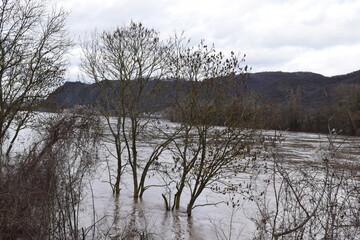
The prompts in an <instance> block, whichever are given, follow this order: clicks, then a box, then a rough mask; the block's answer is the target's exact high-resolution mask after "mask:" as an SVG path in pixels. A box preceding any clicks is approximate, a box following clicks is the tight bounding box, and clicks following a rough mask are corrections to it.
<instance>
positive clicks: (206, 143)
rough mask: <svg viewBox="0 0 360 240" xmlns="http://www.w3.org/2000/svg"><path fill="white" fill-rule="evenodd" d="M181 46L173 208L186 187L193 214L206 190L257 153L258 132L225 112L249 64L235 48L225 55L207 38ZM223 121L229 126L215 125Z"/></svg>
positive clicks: (175, 65) (175, 64) (175, 68)
mask: <svg viewBox="0 0 360 240" xmlns="http://www.w3.org/2000/svg"><path fill="white" fill-rule="evenodd" d="M179 46H180V48H179V50H178V51H177V52H176V54H175V56H174V58H173V61H172V62H171V68H172V73H173V74H174V76H173V77H174V78H175V79H176V81H177V85H178V86H179V87H178V89H179V91H178V92H177V96H176V99H175V103H174V107H173V112H175V113H176V115H177V116H176V118H177V120H179V121H180V125H179V127H178V131H179V137H178V138H176V139H174V141H173V147H172V152H173V155H174V164H175V166H174V167H173V168H172V171H173V172H175V179H174V178H173V177H171V176H170V178H171V179H172V180H171V181H175V182H176V190H175V191H176V192H175V195H174V204H173V207H172V209H179V207H180V199H181V195H182V193H183V191H184V189H185V188H188V189H189V190H190V200H189V202H188V204H187V214H188V215H189V216H190V215H191V212H192V209H193V208H194V207H196V206H195V202H196V200H197V198H198V197H199V196H200V195H201V193H202V192H203V191H204V189H206V188H208V187H210V186H211V185H212V184H213V183H214V182H224V181H223V180H224V179H226V178H228V177H230V176H232V175H235V174H236V173H238V172H241V171H243V169H244V168H245V166H246V162H247V160H245V159H246V158H248V159H249V158H251V157H252V156H253V155H252V154H253V153H252V152H251V147H250V146H252V144H254V142H255V136H256V135H257V131H256V130H250V129H244V128H240V127H235V126H240V125H241V124H239V121H240V119H238V121H234V119H233V117H232V116H230V115H226V114H225V115H222V114H223V109H224V107H225V105H226V103H227V102H226V101H227V100H228V97H229V91H230V89H232V87H233V86H234V83H236V81H235V77H236V76H237V75H238V74H240V75H241V76H242V77H244V75H245V73H246V71H247V66H245V67H242V66H241V64H242V62H243V61H244V59H243V58H239V57H238V56H236V55H235V54H234V53H233V52H232V53H231V55H230V57H229V58H226V57H225V56H224V55H223V54H222V53H221V52H217V51H216V50H215V48H214V47H213V46H212V47H209V46H207V45H206V44H205V42H204V41H202V42H201V43H200V44H199V45H198V46H195V47H190V48H186V47H185V48H183V47H182V46H181V45H179ZM227 117H228V118H229V119H227ZM230 117H231V118H232V119H231V121H227V120H230ZM220 120H222V121H223V122H222V123H221V125H223V124H224V125H225V126H223V127H218V126H215V124H219V121H220ZM163 197H164V199H165V202H166V203H167V205H169V202H168V199H166V197H165V195H163Z"/></svg>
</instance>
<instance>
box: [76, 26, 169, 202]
mask: <svg viewBox="0 0 360 240" xmlns="http://www.w3.org/2000/svg"><path fill="white" fill-rule="evenodd" d="M170 48H171V45H169V44H168V43H165V42H163V41H161V40H160V38H159V33H158V32H157V31H155V30H154V29H148V28H146V27H144V26H143V25H142V24H141V23H134V22H131V23H130V25H129V26H123V27H119V28H117V29H116V30H114V31H105V32H103V33H102V34H100V35H98V34H94V35H93V36H92V40H91V41H90V42H85V43H84V44H83V53H84V57H83V59H82V69H83V71H84V73H85V74H86V75H87V76H88V77H89V78H90V79H92V80H93V81H94V82H96V83H97V84H98V86H99V88H100V92H101V93H100V101H99V105H98V107H99V109H100V110H101V112H102V114H103V116H104V117H105V118H106V122H107V126H108V128H109V130H110V135H111V142H112V143H113V144H114V146H115V149H116V153H115V154H114V157H115V158H116V159H117V171H116V174H115V175H116V177H115V178H116V179H115V183H114V184H112V187H113V191H114V193H115V194H119V193H120V181H121V175H122V173H123V171H124V169H125V165H126V164H129V165H130V169H131V172H132V177H133V185H134V198H138V197H139V196H140V197H141V196H142V194H143V192H144V191H145V189H146V187H145V179H146V176H147V174H148V171H149V169H150V167H151V166H152V163H153V162H154V161H155V160H156V159H157V158H158V157H159V155H160V154H161V152H162V151H163V150H164V149H165V147H166V146H167V145H168V144H169V142H170V141H169V140H168V139H165V140H164V141H161V142H160V143H156V144H155V145H152V149H153V150H152V153H151V154H150V155H149V156H148V155H139V152H140V151H139V146H138V144H139V140H140V138H143V137H148V136H149V135H147V134H148V133H149V132H147V131H146V128H147V127H148V126H149V125H150V123H154V121H152V120H150V119H149V118H144V117H146V116H147V115H149V113H151V112H153V111H155V110H154V108H149V106H151V105H152V104H151V103H152V102H153V100H154V98H155V97H156V96H157V95H158V91H159V84H160V83H159V80H160V79H161V78H162V77H163V76H165V74H166V72H167V62H166V60H167V58H168V54H169V51H170ZM152 107H153V106H152ZM145 113H146V114H145ZM151 135H152V133H151ZM152 138H153V136H152Z"/></svg>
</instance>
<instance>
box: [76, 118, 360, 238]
mask: <svg viewBox="0 0 360 240" xmlns="http://www.w3.org/2000/svg"><path fill="white" fill-rule="evenodd" d="M161 124H164V127H166V128H170V129H171V128H173V127H175V126H176V124H173V123H169V122H167V121H161ZM264 133H265V135H268V136H274V134H275V132H273V131H266V132H264ZM276 134H280V135H281V139H282V141H281V143H279V144H278V145H277V149H278V151H279V152H280V153H281V154H282V156H283V158H284V159H285V160H286V161H288V162H299V163H304V162H307V161H313V162H316V161H318V159H319V157H320V155H321V154H323V151H324V149H325V151H326V149H327V148H328V145H329V136H327V135H319V134H308V133H293V132H276ZM331 142H333V143H334V146H335V147H339V149H340V148H341V149H342V152H343V156H344V159H345V158H347V159H353V157H352V158H351V157H348V156H349V155H351V156H359V155H360V138H356V137H345V136H337V135H332V136H331ZM108 147H109V148H111V146H108ZM150 150H151V146H149V145H148V144H146V143H143V144H142V149H141V150H140V153H139V155H141V154H145V155H146V153H147V152H148V151H150ZM102 154H103V155H102V156H101V157H102V160H105V159H108V161H109V165H110V167H112V168H113V169H115V168H114V166H115V159H114V158H112V157H111V156H110V154H109V153H107V152H106V151H105V150H104V152H103V153H102ZM345 156H346V157H345ZM162 161H168V162H171V156H170V153H165V156H163V157H162ZM249 177H250V174H249V173H244V174H241V175H239V176H237V179H236V181H237V182H244V183H245V184H246V182H247V181H248V179H249ZM108 181H109V175H108V169H107V165H106V163H105V162H102V163H100V164H99V165H98V168H97V170H96V173H95V174H94V175H93V178H92V179H91V180H90V181H89V183H90V184H89V187H88V189H87V191H86V194H85V196H84V201H83V204H82V206H81V223H82V226H84V227H88V226H91V225H92V224H93V223H94V222H96V229H97V231H98V233H101V234H102V235H103V236H106V237H107V238H108V239H112V238H113V239H116V237H119V236H124V235H122V234H125V232H126V231H127V230H129V229H133V228H135V229H138V230H140V231H142V232H146V233H149V234H150V235H151V236H152V237H153V238H154V239H194V240H197V239H251V238H252V237H253V233H254V231H255V224H254V222H253V221H252V219H253V218H255V217H256V215H257V211H256V206H255V204H254V202H252V201H250V200H249V199H247V198H245V197H243V196H241V195H236V196H234V195H232V194H219V193H214V192H212V191H211V190H205V191H204V192H203V193H202V195H201V196H200V198H199V199H198V202H197V203H198V204H205V205H206V204H211V203H218V204H216V205H206V206H201V207H198V208H195V209H194V210H193V212H192V216H191V217H188V216H187V214H186V213H185V207H186V201H187V199H188V192H185V193H184V194H183V199H182V207H181V208H180V210H179V211H175V212H171V211H166V210H165V204H164V201H163V199H162V196H161V194H168V192H166V191H165V190H164V188H163V187H151V188H149V189H148V190H147V191H146V192H145V193H144V196H143V198H142V199H141V200H138V201H134V199H133V198H132V179H131V175H130V174H129V173H125V174H124V176H123V182H122V189H121V193H120V196H119V198H115V197H114V195H113V194H112V190H111V187H110V185H109V183H108ZM146 184H147V185H161V184H163V180H162V179H161V178H157V177H156V176H153V177H150V178H148V179H147V182H146ZM172 194H174V192H172ZM233 197H235V198H236V199H237V200H236V199H235V200H236V201H238V203H239V205H237V206H236V207H233V206H231V204H227V202H229V201H230V202H231V201H234V200H232V198H233ZM94 213H95V215H94Z"/></svg>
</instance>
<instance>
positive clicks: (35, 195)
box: [0, 112, 99, 239]
mask: <svg viewBox="0 0 360 240" xmlns="http://www.w3.org/2000/svg"><path fill="white" fill-rule="evenodd" d="M42 124H43V125H42V128H41V129H39V131H40V132H41V136H40V140H39V141H37V142H35V143H34V144H33V145H32V146H31V147H30V149H29V150H28V151H26V152H20V153H18V154H17V155H16V156H14V157H15V158H16V161H11V162H13V164H11V165H7V167H6V169H3V177H2V178H1V179H0V186H1V187H0V189H1V191H0V203H1V204H0V206H1V207H0V236H1V237H3V238H19V237H20V238H21V237H23V238H25V239H29V238H36V239H42V238H51V239H67V238H71V239H80V238H81V234H80V230H81V229H80V225H79V203H80V201H81V197H82V191H83V189H84V188H83V184H84V180H85V177H86V176H87V175H88V174H89V173H90V172H91V171H92V169H93V167H94V165H95V164H96V159H97V144H96V143H97V139H98V136H99V127H98V124H99V121H98V119H97V117H95V116H94V115H92V114H88V115H85V114H84V113H81V114H80V113H79V112H77V113H69V114H64V115H56V116H53V117H51V118H50V119H47V121H46V122H43V123H42Z"/></svg>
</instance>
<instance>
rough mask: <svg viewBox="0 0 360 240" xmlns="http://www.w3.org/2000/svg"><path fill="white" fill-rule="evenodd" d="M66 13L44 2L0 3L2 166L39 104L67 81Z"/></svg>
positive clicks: (17, 0) (15, 0)
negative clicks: (49, 7) (53, 8)
mask: <svg viewBox="0 0 360 240" xmlns="http://www.w3.org/2000/svg"><path fill="white" fill-rule="evenodd" d="M66 17H67V13H66V12H64V11H57V10H53V11H48V6H47V2H46V1H43V0H39V1H32V0H2V1H1V4H0V151H1V154H0V168H1V166H2V164H4V161H5V156H9V154H10V153H11V150H12V148H13V144H14V142H15V140H16V138H17V137H18V135H19V131H20V130H21V129H22V128H23V127H24V126H25V125H26V123H27V122H28V120H29V119H30V117H31V116H32V111H33V110H34V109H35V107H36V104H37V103H38V102H39V101H40V100H42V99H44V98H45V97H46V96H47V95H48V94H49V93H50V92H51V90H53V89H54V87H57V86H59V84H61V83H62V80H63V74H64V71H65V68H64V67H65V65H66V61H65V58H64V57H65V54H66V53H67V50H68V48H69V46H71V42H70V40H69V39H68V37H67V35H66V31H65V19H66ZM24 110H26V111H24Z"/></svg>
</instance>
